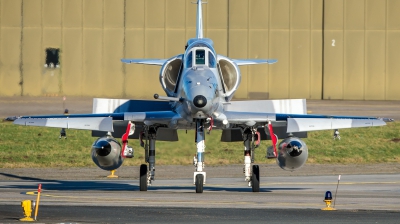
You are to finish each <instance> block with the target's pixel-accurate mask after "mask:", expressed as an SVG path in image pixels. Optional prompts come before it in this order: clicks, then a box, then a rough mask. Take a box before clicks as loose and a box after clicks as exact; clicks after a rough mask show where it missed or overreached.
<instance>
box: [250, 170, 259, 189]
mask: <svg viewBox="0 0 400 224" xmlns="http://www.w3.org/2000/svg"><path fill="white" fill-rule="evenodd" d="M251 189H252V190H253V192H260V168H259V167H258V165H253V174H252V176H251Z"/></svg>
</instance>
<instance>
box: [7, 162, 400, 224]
mask: <svg viewBox="0 0 400 224" xmlns="http://www.w3.org/2000/svg"><path fill="white" fill-rule="evenodd" d="M209 172H212V168H210V170H209ZM3 175H4V174H3ZM13 178H14V180H9V181H0V223H1V222H13V221H16V219H18V218H22V216H21V215H22V214H21V207H20V202H21V201H22V200H27V199H29V200H36V197H37V195H36V190H37V186H38V184H39V183H40V184H42V188H43V192H42V194H41V198H40V207H39V213H40V214H39V216H38V217H40V220H39V221H41V222H46V223H48V222H51V223H53V222H70V223H74V222H78V223H81V222H92V223H108V222H113V223H121V222H122V223H124V222H135V223H145V222H151V223H165V222H169V223H176V222H180V223H185V222H189V221H190V222H200V223H201V222H212V223H234V222H252V223H265V222H266V221H267V220H268V221H269V222H271V223H278V222H279V223H285V222H293V221H296V222H297V223H321V222H322V221H323V222H325V223H346V222H347V223H350V222H354V223H399V220H400V187H399V186H400V174H378V175H343V176H342V178H341V180H340V183H339V188H338V191H337V195H336V198H334V199H335V208H336V209H338V211H320V209H321V208H323V207H325V203H324V202H323V199H324V195H325V192H326V191H328V190H329V191H331V192H332V194H333V196H335V190H336V187H337V182H338V181H337V180H338V176H336V175H326V176H298V177H296V176H293V177H261V181H262V182H261V189H260V192H259V193H253V192H251V188H250V187H247V186H246V183H245V182H244V178H209V179H207V184H206V185H205V186H204V193H203V194H196V193H195V187H194V186H193V182H192V179H187V178H185V179H176V180H169V179H161V180H156V181H155V182H154V185H153V186H151V187H149V191H147V192H140V191H139V187H138V180H137V179H134V180H121V179H111V180H110V179H108V180H105V179H103V180H46V179H40V178H29V177H18V176H15V177H13ZM145 214H148V215H145ZM298 221H299V222H298Z"/></svg>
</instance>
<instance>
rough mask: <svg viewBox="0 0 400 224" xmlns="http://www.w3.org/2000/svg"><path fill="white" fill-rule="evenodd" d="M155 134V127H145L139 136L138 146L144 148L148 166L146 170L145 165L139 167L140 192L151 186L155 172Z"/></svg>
mask: <svg viewBox="0 0 400 224" xmlns="http://www.w3.org/2000/svg"><path fill="white" fill-rule="evenodd" d="M156 134H157V129H156V128H155V127H146V128H145V130H144V131H143V132H142V133H141V134H140V145H141V146H142V147H143V148H144V151H145V161H146V162H147V163H148V164H149V166H148V169H147V164H142V165H140V176H139V183H140V191H147V187H148V186H151V182H152V181H154V175H155V172H156V169H155V165H156ZM143 140H144V141H143Z"/></svg>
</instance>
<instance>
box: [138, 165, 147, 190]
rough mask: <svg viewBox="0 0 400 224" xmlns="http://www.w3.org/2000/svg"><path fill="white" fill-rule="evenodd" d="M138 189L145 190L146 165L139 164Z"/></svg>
mask: <svg viewBox="0 0 400 224" xmlns="http://www.w3.org/2000/svg"><path fill="white" fill-rule="evenodd" d="M139 179H140V180H139V181H140V191H147V165H146V164H142V165H140V177H139Z"/></svg>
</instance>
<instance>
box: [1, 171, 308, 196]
mask: <svg viewBox="0 0 400 224" xmlns="http://www.w3.org/2000/svg"><path fill="white" fill-rule="evenodd" d="M0 175H3V176H6V177H11V178H16V179H20V180H23V181H26V182H32V184H26V182H25V184H20V185H19V184H16V185H6V186H0V189H1V188H17V189H21V190H29V191H35V190H36V189H37V184H38V182H39V183H42V189H43V190H44V191H46V190H49V191H50V190H57V191H61V190H67V191H139V186H137V185H133V184H132V182H133V181H132V182H127V181H126V180H104V181H98V180H46V179H41V178H33V177H23V176H18V175H14V174H8V173H0ZM135 182H137V180H135ZM194 189H195V186H154V185H153V186H149V188H148V190H149V191H168V190H169V191H180V193H194ZM307 189H309V188H298V187H297V188H296V187H290V188H268V187H265V188H260V192H272V191H277V190H288V191H299V190H307ZM181 191H189V192H181ZM204 191H219V192H223V191H226V192H251V188H250V187H245V186H244V187H224V186H218V187H215V186H207V185H204Z"/></svg>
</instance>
